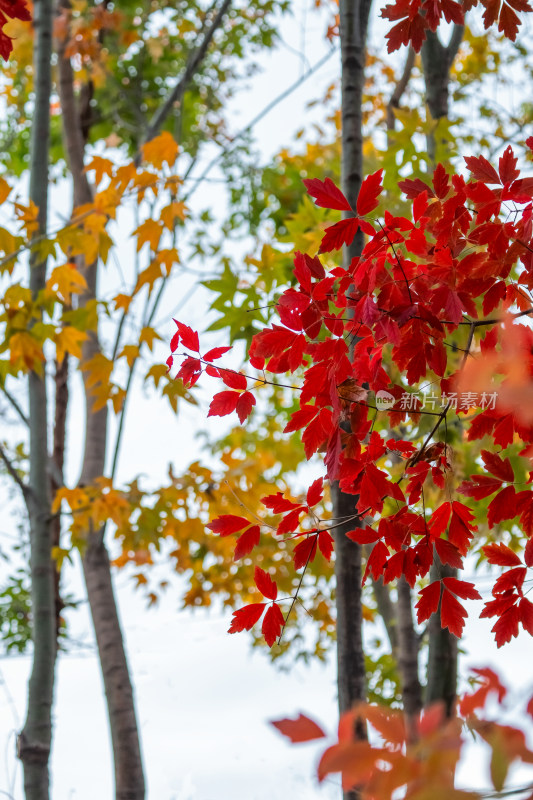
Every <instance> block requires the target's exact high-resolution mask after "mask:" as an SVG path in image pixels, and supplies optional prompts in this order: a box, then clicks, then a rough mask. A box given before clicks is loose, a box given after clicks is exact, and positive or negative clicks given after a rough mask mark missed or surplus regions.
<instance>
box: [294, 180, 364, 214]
mask: <svg viewBox="0 0 533 800" xmlns="http://www.w3.org/2000/svg"><path fill="white" fill-rule="evenodd" d="M303 183H304V186H305V188H306V189H307V192H308V194H309V195H310V196H311V197H313V198H314V200H315V203H316V205H317V206H320V208H333V209H337V210H338V211H351V210H352V209H351V206H350V204H349V202H348V201H347V199H346V198H345V196H344V195H343V193H342V192H341V190H340V189H338V188H337V187H336V186H335V184H334V183H333V181H332V180H331V178H326V179H325V180H324V181H321V180H319V178H307V179H305V180H304V182H303Z"/></svg>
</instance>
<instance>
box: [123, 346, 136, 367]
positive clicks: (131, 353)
mask: <svg viewBox="0 0 533 800" xmlns="http://www.w3.org/2000/svg"><path fill="white" fill-rule="evenodd" d="M138 357H139V347H138V346H137V345H136V344H127V345H125V346H124V347H123V348H122V352H121V354H120V355H119V358H125V359H126V361H127V362H128V367H131V366H132V364H133V362H134V361H135V359H137V358H138Z"/></svg>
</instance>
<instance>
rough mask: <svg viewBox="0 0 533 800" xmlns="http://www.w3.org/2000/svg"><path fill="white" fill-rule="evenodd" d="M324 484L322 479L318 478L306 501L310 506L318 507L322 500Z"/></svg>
mask: <svg viewBox="0 0 533 800" xmlns="http://www.w3.org/2000/svg"><path fill="white" fill-rule="evenodd" d="M323 483H324V481H323V479H322V478H317V479H316V481H313V483H312V484H311V486H310V487H309V489H308V490H307V495H306V501H307V505H308V506H316V504H317V503H319V502H320V501H321V500H322V496H323V492H322V486H323Z"/></svg>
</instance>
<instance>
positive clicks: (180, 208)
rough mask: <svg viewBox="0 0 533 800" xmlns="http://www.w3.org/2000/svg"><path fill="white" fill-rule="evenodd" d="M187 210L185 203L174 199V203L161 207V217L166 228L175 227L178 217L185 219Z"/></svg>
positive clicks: (171, 228)
mask: <svg viewBox="0 0 533 800" xmlns="http://www.w3.org/2000/svg"><path fill="white" fill-rule="evenodd" d="M186 211H187V206H186V205H185V203H178V201H177V200H173V201H172V203H169V205H168V206H165V207H164V208H162V209H161V214H160V219H161V221H162V222H163V224H164V225H165V228H168V229H169V231H171V230H173V229H174V223H175V222H176V220H177V219H181V220H182V221H183V220H185V212H186Z"/></svg>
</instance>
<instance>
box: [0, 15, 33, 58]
mask: <svg viewBox="0 0 533 800" xmlns="http://www.w3.org/2000/svg"><path fill="white" fill-rule="evenodd" d="M9 19H20V20H22V21H23V22H29V21H30V20H31V14H30V10H29V8H28V6H27V5H26V3H25V2H24V0H0V56H2V58H3V59H4V61H7V60H8V58H9V56H10V55H11V52H12V50H13V45H12V43H11V42H12V41H13V40H12V39H11V37H10V36H8V35H7V33H4V25H6V24H7V23H8V21H9Z"/></svg>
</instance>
